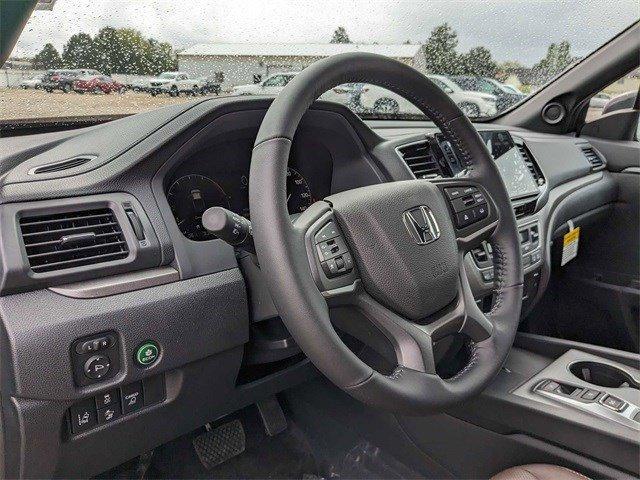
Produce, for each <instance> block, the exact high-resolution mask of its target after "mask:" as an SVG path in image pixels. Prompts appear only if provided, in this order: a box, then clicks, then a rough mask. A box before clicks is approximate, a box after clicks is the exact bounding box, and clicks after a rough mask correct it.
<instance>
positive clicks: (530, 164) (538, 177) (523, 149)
mask: <svg viewBox="0 0 640 480" xmlns="http://www.w3.org/2000/svg"><path fill="white" fill-rule="evenodd" d="M516 147H518V150H520V155H522V158H523V159H524V163H525V164H526V165H527V168H528V169H529V171H530V172H531V175H533V178H534V179H535V181H536V183H537V184H538V186H542V185H544V184H545V179H544V176H543V175H542V170H540V167H539V166H538V164H537V163H536V161H535V160H534V159H533V155H531V152H530V151H529V149H528V148H527V146H526V145H525V144H524V142H522V143H516Z"/></svg>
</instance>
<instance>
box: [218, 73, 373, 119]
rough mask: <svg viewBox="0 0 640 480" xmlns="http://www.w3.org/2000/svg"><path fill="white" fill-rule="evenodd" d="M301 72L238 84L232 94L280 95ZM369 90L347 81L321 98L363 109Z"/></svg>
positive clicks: (360, 84) (280, 74)
mask: <svg viewBox="0 0 640 480" xmlns="http://www.w3.org/2000/svg"><path fill="white" fill-rule="evenodd" d="M298 73H300V72H285V73H274V74H272V75H269V76H268V77H267V78H265V79H264V80H263V81H262V82H258V83H253V84H247V85H237V86H235V87H233V88H232V89H231V94H232V95H278V94H279V93H280V92H281V91H282V90H283V89H284V87H285V86H286V85H287V84H288V83H289V82H290V81H291V80H292V79H293V78H294V77H295V76H296V75H297V74H298ZM366 90H368V86H365V84H364V83H345V84H342V85H338V86H337V87H334V88H332V89H331V90H329V91H327V92H325V93H324V94H322V95H321V96H320V99H321V100H328V101H332V102H337V103H341V104H343V105H346V106H348V107H349V108H351V109H352V110H355V111H358V109H361V106H360V96H361V94H362V92H364V91H366Z"/></svg>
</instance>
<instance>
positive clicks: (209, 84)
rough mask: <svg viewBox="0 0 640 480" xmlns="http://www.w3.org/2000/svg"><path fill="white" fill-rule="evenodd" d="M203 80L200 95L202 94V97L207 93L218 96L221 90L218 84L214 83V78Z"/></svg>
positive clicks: (217, 82)
mask: <svg viewBox="0 0 640 480" xmlns="http://www.w3.org/2000/svg"><path fill="white" fill-rule="evenodd" d="M203 80H204V81H203V84H202V86H201V87H200V93H202V95H206V94H208V93H213V94H215V95H220V92H221V91H222V89H221V87H220V82H219V81H216V78H215V77H208V78H204V79H203Z"/></svg>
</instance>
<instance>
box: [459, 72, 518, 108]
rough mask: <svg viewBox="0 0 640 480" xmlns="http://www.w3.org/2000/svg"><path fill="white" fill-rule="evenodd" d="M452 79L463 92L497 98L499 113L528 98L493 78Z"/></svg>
mask: <svg viewBox="0 0 640 480" xmlns="http://www.w3.org/2000/svg"><path fill="white" fill-rule="evenodd" d="M450 78H451V80H452V81H453V82H455V83H456V84H458V85H459V86H460V88H462V89H463V90H469V91H473V92H482V93H488V94H491V95H493V96H494V97H496V108H497V110H498V111H499V112H501V111H503V110H506V109H507V108H509V107H510V106H512V105H515V104H516V103H519V102H520V101H522V100H523V99H524V98H526V95H525V94H524V93H514V92H513V90H512V89H511V88H508V87H507V86H506V85H504V84H502V83H500V82H499V81H497V80H495V79H493V78H488V77H472V76H464V75H455V76H452V77H450Z"/></svg>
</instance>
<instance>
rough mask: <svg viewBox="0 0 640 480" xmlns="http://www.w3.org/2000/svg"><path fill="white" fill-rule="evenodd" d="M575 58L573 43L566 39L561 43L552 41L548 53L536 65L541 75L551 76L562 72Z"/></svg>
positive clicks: (535, 67)
mask: <svg viewBox="0 0 640 480" xmlns="http://www.w3.org/2000/svg"><path fill="white" fill-rule="evenodd" d="M574 61H575V58H573V57H572V56H571V44H570V43H569V42H567V41H566V40H563V41H561V42H560V43H558V44H556V43H552V44H551V45H549V48H547V55H546V56H545V57H544V58H543V59H542V60H540V61H539V62H538V63H536V64H535V65H534V67H533V68H534V70H536V71H537V72H538V73H539V74H540V76H542V77H546V78H547V79H548V78H551V77H554V76H556V75H558V74H559V73H561V72H562V71H563V70H564V69H565V68H567V67H568V66H569V65H571V64H572V63H573V62H574Z"/></svg>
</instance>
